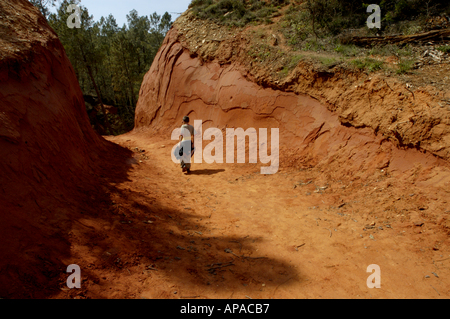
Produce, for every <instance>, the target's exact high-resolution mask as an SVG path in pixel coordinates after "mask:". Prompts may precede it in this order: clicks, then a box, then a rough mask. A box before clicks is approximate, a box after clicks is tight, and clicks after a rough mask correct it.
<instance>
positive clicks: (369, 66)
mask: <svg viewBox="0 0 450 319" xmlns="http://www.w3.org/2000/svg"><path fill="white" fill-rule="evenodd" d="M350 63H351V64H353V65H354V66H355V67H357V68H358V69H360V70H367V71H369V72H374V71H378V70H381V68H382V66H383V61H378V60H375V59H372V58H364V59H354V60H352V61H350Z"/></svg>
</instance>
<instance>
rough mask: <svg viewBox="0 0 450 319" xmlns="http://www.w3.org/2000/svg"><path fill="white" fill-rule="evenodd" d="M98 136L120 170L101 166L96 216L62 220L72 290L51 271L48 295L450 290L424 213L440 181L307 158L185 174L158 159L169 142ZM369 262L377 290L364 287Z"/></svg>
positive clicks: (409, 294) (441, 195)
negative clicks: (119, 150)
mask: <svg viewBox="0 0 450 319" xmlns="http://www.w3.org/2000/svg"><path fill="white" fill-rule="evenodd" d="M107 139H108V140H110V141H113V142H115V143H118V144H120V145H122V146H124V147H127V148H129V149H131V150H132V151H133V152H134V158H133V159H130V160H128V162H127V163H123V165H128V167H129V169H128V173H127V177H126V179H125V180H121V181H120V182H118V181H117V180H115V179H114V178H113V177H111V176H112V175H113V173H112V172H110V173H111V174H110V175H111V176H109V175H105V176H104V178H105V187H104V189H103V190H101V192H100V190H99V194H100V193H106V194H108V196H109V198H108V197H101V195H98V196H99V197H98V198H96V201H97V202H99V203H101V208H100V209H99V212H98V215H97V217H96V216H91V215H89V216H86V218H80V219H79V220H78V221H77V223H74V224H73V225H74V228H73V229H72V230H71V232H70V236H71V243H72V246H71V247H72V255H71V257H70V258H68V260H67V261H66V263H67V264H71V263H76V264H78V265H80V267H81V270H82V279H83V281H82V288H81V289H73V290H69V289H67V288H66V287H64V286H65V283H64V282H63V281H62V280H63V279H64V278H62V280H61V293H60V294H59V295H57V296H55V297H56V298H244V299H245V298H253V299H257V298H448V297H449V296H450V281H449V280H448V278H449V276H450V271H449V266H450V251H449V248H448V234H447V228H446V227H447V226H449V225H446V224H445V223H446V219H442V218H441V220H437V221H436V219H435V218H434V217H433V216H435V215H433V214H430V213H428V214H427V212H429V211H430V210H433V209H438V210H439V209H443V207H445V203H446V202H445V196H446V194H447V192H446V191H445V190H446V189H448V183H447V182H446V183H447V184H446V185H445V187H444V188H439V189H438V188H430V187H422V188H419V187H418V186H417V185H416V184H414V183H410V184H406V180H405V181H402V183H396V181H398V180H399V179H398V177H392V176H388V175H387V174H385V172H384V171H383V170H379V172H378V173H377V174H378V175H376V176H375V175H374V176H372V178H371V179H367V180H364V181H362V180H357V181H353V180H350V179H344V178H343V179H342V180H325V179H324V178H323V176H324V175H323V172H321V171H320V170H319V169H315V168H311V169H307V168H306V169H300V170H299V169H289V168H281V169H280V170H279V172H278V173H277V174H274V175H261V174H260V171H259V168H258V167H257V166H256V165H255V164H206V163H203V164H195V163H194V164H193V166H192V172H191V174H190V175H185V174H184V173H182V172H181V169H180V168H179V165H177V164H174V163H173V162H172V161H171V160H170V151H171V149H172V147H173V145H174V144H175V141H170V140H162V139H157V138H150V137H149V136H147V135H142V134H141V135H139V134H137V133H129V134H126V135H122V136H118V137H109V138H107ZM111 161H114V159H111ZM119 164H120V163H119ZM120 165H122V164H120ZM108 169H110V168H108V167H105V172H107V171H108ZM442 176H444V175H442ZM95 196H96V195H95V194H94V195H93V198H95ZM411 205H413V206H414V208H415V209H414V210H413V209H411V207H410V206H411ZM381 207H383V210H381ZM386 207H387V208H386ZM402 208H405V209H402ZM371 264H377V265H378V266H379V267H380V271H381V277H380V278H381V288H379V289H378V288H372V289H371V288H368V286H367V278H368V277H369V275H370V273H368V272H367V267H368V266H369V265H371Z"/></svg>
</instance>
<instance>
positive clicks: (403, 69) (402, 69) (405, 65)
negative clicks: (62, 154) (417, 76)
mask: <svg viewBox="0 0 450 319" xmlns="http://www.w3.org/2000/svg"><path fill="white" fill-rule="evenodd" d="M413 65H414V60H412V59H400V62H399V63H398V69H397V71H396V73H397V74H403V73H407V72H409V71H410V70H411V69H412V67H413Z"/></svg>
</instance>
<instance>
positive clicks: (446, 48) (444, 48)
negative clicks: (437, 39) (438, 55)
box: [436, 45, 450, 53]
mask: <svg viewBox="0 0 450 319" xmlns="http://www.w3.org/2000/svg"><path fill="white" fill-rule="evenodd" d="M436 49H437V50H439V51H442V52H444V53H450V45H442V46H440V47H438V48H436Z"/></svg>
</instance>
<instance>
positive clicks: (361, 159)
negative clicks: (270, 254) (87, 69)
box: [135, 27, 438, 175]
mask: <svg viewBox="0 0 450 319" xmlns="http://www.w3.org/2000/svg"><path fill="white" fill-rule="evenodd" d="M243 73H244V72H242V68H240V66H239V65H238V64H237V63H231V64H225V65H220V64H219V63H218V62H217V61H212V62H203V61H202V60H201V59H199V58H197V57H196V56H193V55H192V54H191V53H190V51H189V50H188V49H187V48H185V47H184V46H183V43H182V41H180V40H179V35H178V32H177V29H176V27H174V28H172V29H171V30H170V31H169V33H168V34H167V36H166V39H165V41H164V43H163V45H162V47H161V48H160V51H159V52H158V54H157V56H156V58H155V60H154V63H153V65H152V67H151V68H150V70H149V72H148V73H147V74H146V76H145V77H144V81H143V84H142V87H141V90H140V96H139V101H138V104H137V108H136V121H135V122H136V124H135V125H136V126H135V130H136V131H146V130H147V131H149V132H152V133H154V134H160V135H163V136H166V137H167V138H170V134H171V132H172V131H173V130H174V129H175V128H176V127H177V126H179V125H180V122H181V119H182V117H183V116H184V115H189V116H190V118H191V120H192V121H194V120H202V121H203V123H204V125H203V130H205V128H208V127H217V128H219V129H221V130H223V131H224V128H227V127H229V128H238V127H240V128H243V129H244V130H246V129H248V128H250V127H253V128H256V129H258V128H268V129H269V130H270V128H279V132H280V166H281V167H283V166H290V165H294V166H309V165H317V164H318V163H322V164H323V165H325V166H327V165H331V164H332V165H335V166H336V169H337V170H338V171H339V172H341V173H343V174H350V175H351V174H353V173H354V171H355V170H361V169H364V171H372V170H373V169H382V168H387V167H388V166H390V167H391V168H392V169H394V170H401V171H405V170H408V169H410V168H412V167H413V166H414V163H416V164H417V163H419V162H420V163H421V164H423V165H425V166H426V165H432V163H433V164H434V163H436V162H437V161H438V159H437V158H434V157H433V156H429V155H423V154H420V153H419V152H418V151H417V150H409V152H406V151H403V150H399V149H398V148H397V147H395V146H394V145H393V144H392V143H391V142H390V141H388V140H387V139H386V138H385V137H383V136H377V135H375V133H374V131H373V130H372V129H371V128H370V127H366V128H364V127H360V128H355V127H352V126H351V125H349V126H345V125H342V119H341V118H339V116H338V115H337V114H336V113H334V112H332V111H330V110H329V108H327V107H326V106H325V105H322V104H321V103H319V102H318V101H317V100H316V99H313V98H311V97H308V96H306V95H301V94H295V93H293V92H283V91H281V90H275V89H272V88H264V87H262V86H260V85H258V84H256V83H254V82H252V81H249V80H247V79H246V78H245V77H244V76H243V75H242V74H243ZM244 74H245V73H244ZM205 144H206V143H204V144H203V145H205Z"/></svg>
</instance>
